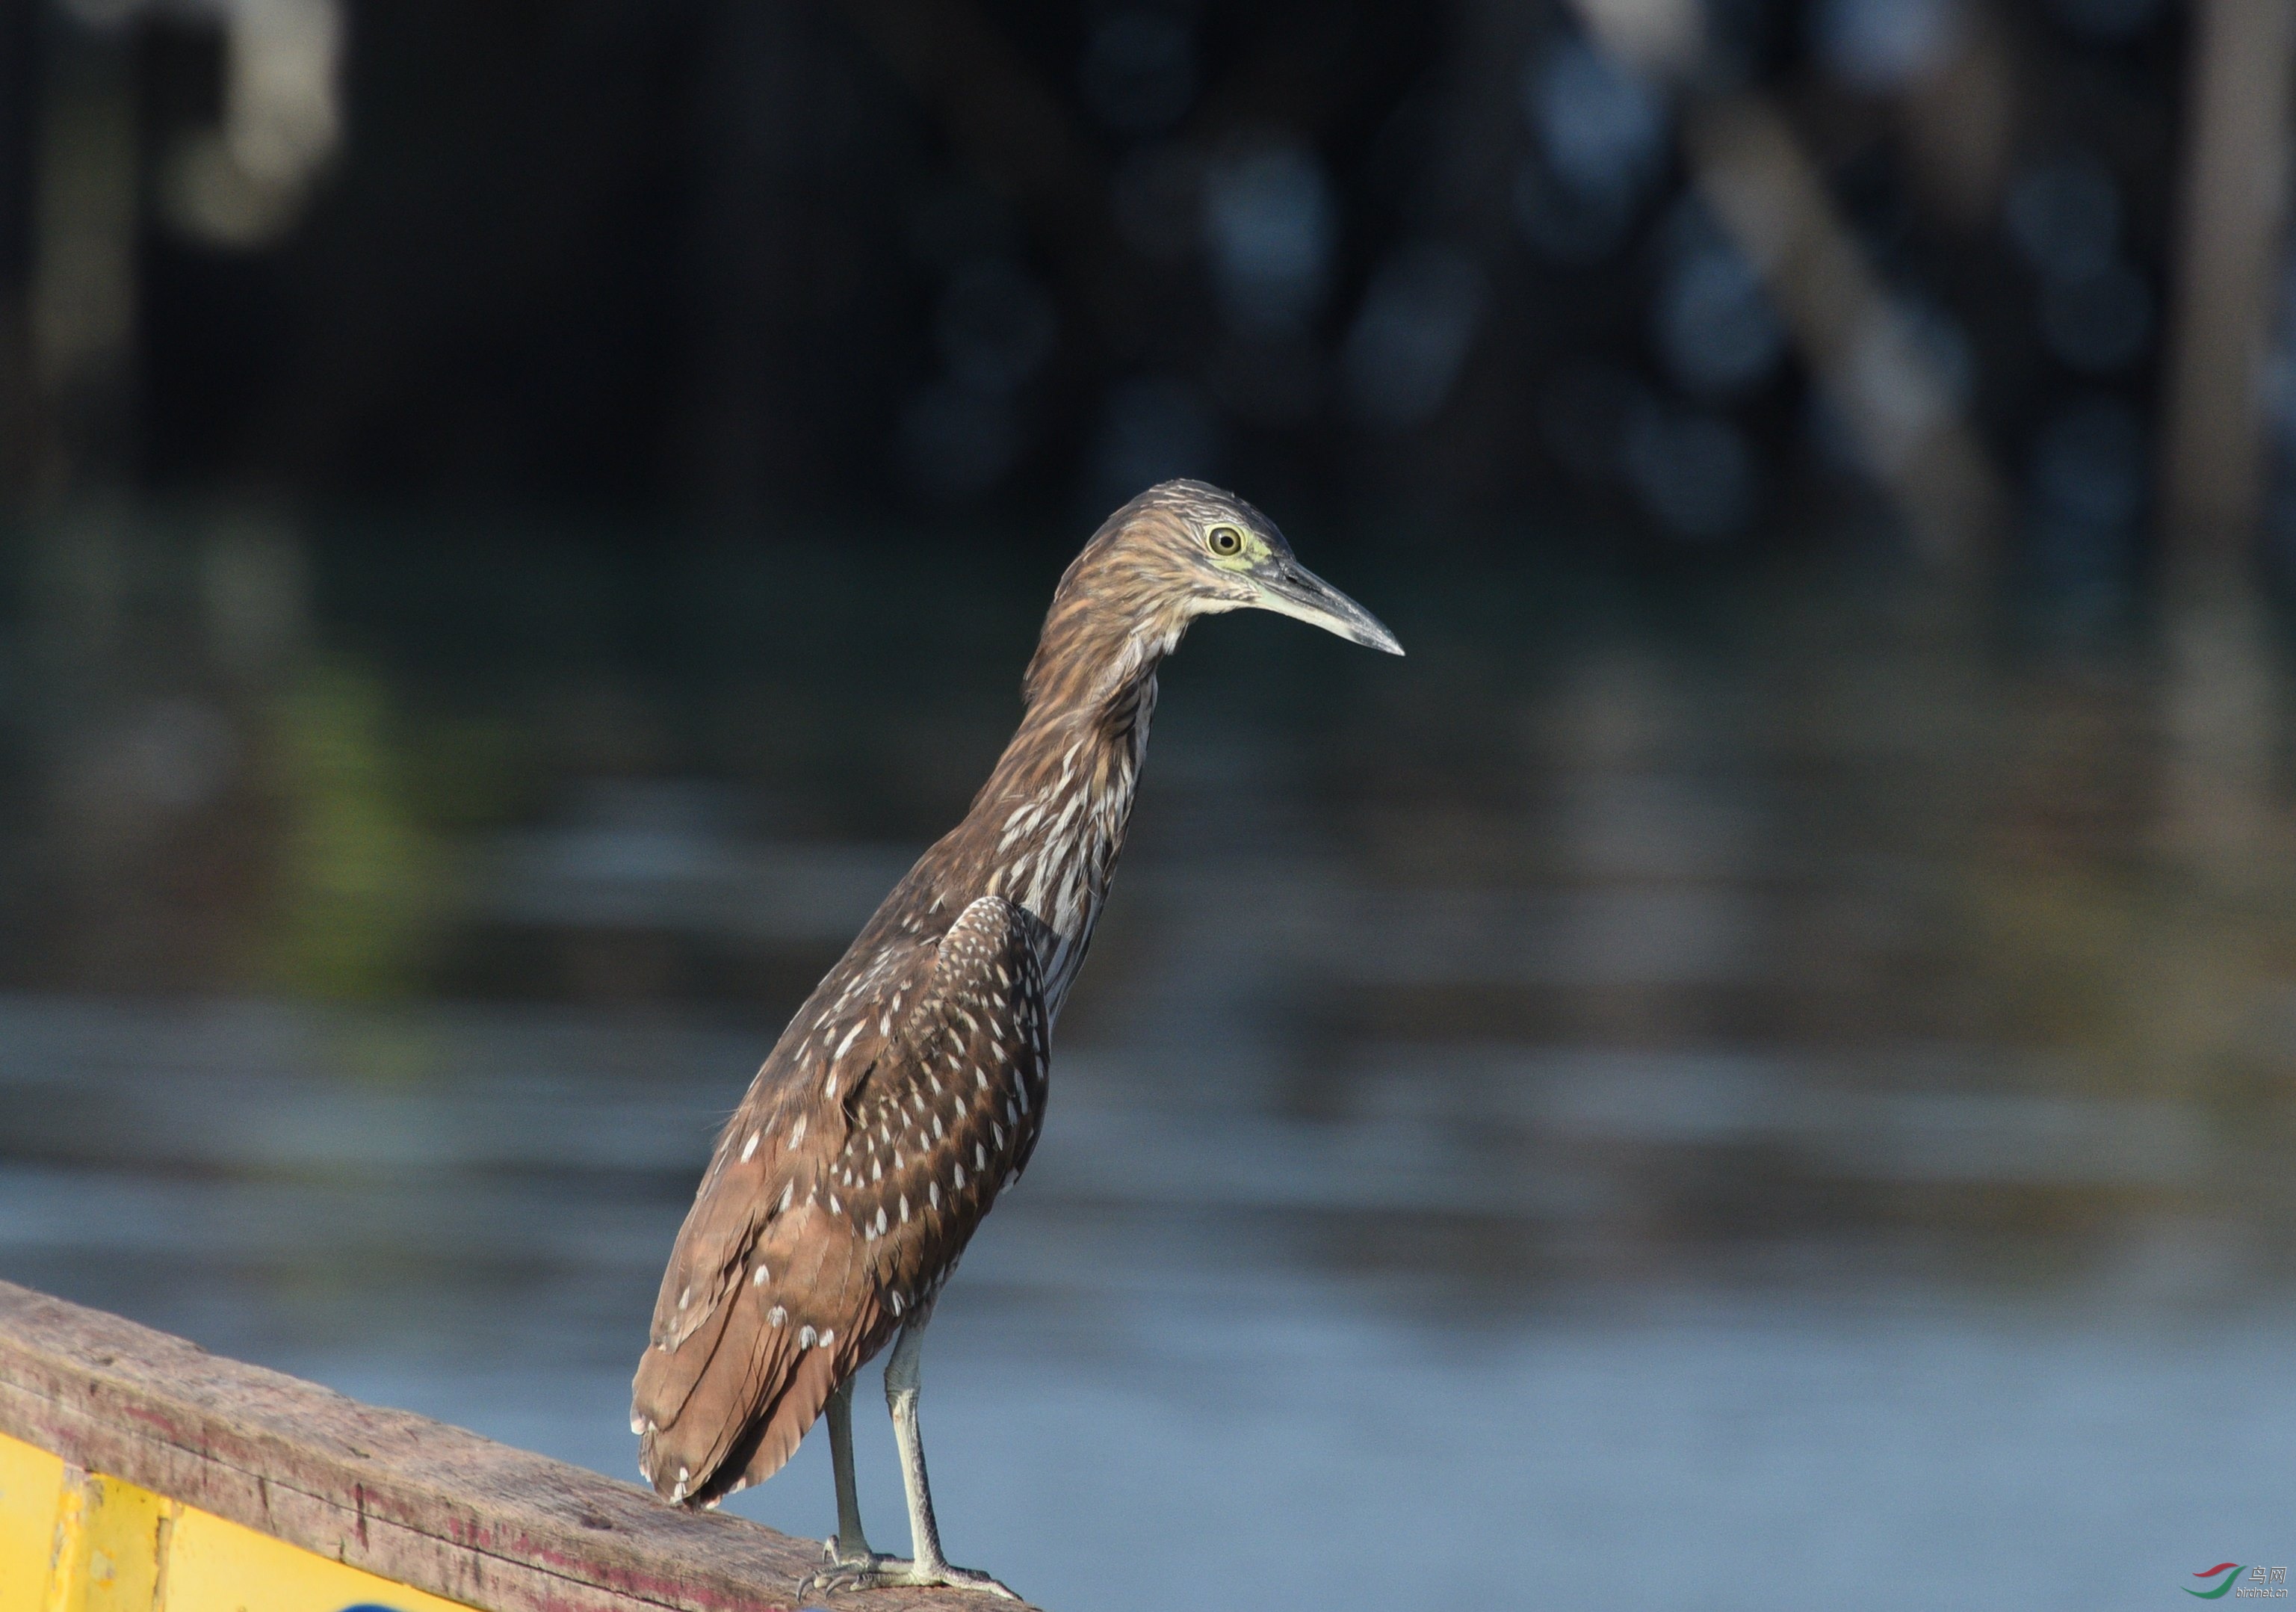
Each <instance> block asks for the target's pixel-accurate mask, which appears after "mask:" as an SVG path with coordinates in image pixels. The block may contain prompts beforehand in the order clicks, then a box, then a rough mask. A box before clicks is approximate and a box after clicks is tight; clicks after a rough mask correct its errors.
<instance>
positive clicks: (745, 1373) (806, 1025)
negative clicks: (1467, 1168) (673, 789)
mask: <svg viewBox="0 0 2296 1612" xmlns="http://www.w3.org/2000/svg"><path fill="white" fill-rule="evenodd" d="M1240 609H1258V610H1273V611H1277V612H1280V613H1283V614H1284V615H1289V616H1297V617H1298V618H1300V620H1301V621H1312V622H1314V623H1315V624H1316V626H1318V627H1323V628H1325V629H1329V630H1331V631H1333V632H1335V633H1337V634H1339V635H1340V636H1341V637H1344V638H1349V639H1352V640H1353V641H1354V642H1356V643H1358V644H1364V645H1368V646H1371V647H1373V648H1374V649H1383V650H1386V651H1388V652H1389V653H1390V654H1402V653H1403V651H1402V647H1401V646H1399V645H1398V644H1397V642H1396V641H1395V637H1394V635H1392V634H1391V633H1390V632H1389V631H1388V630H1387V629H1386V628H1384V627H1382V626H1381V625H1380V624H1379V622H1378V621H1375V620H1374V619H1373V618H1372V616H1371V614H1370V613H1369V612H1367V611H1365V609H1364V608H1363V607H1362V606H1361V605H1357V604H1356V603H1355V601H1354V600H1352V599H1349V597H1347V596H1345V595H1344V594H1341V593H1340V592H1339V591H1338V590H1337V589H1335V588H1331V587H1329V586H1327V585H1326V584H1325V583H1324V582H1323V581H1322V580H1319V579H1317V578H1316V577H1315V576H1313V575H1311V574H1310V573H1309V572H1308V571H1307V570H1306V569H1305V568H1303V567H1302V566H1301V565H1300V563H1298V562H1297V561H1295V560H1294V559H1292V551H1291V549H1290V547H1288V546H1287V545H1286V544H1285V543H1284V541H1283V536H1282V534H1281V533H1279V532H1278V531H1277V530H1275V523H1274V522H1271V521H1269V520H1268V519H1267V517H1266V516H1264V515H1262V514H1260V513H1259V511H1258V510H1256V509H1254V508H1252V507H1251V505H1249V504H1246V503H1245V502H1243V501H1242V499H1241V498H1234V497H1233V496H1231V495H1229V494H1227V493H1224V492H1221V491H1219V490H1218V489H1215V488H1211V487H1207V486H1205V485H1204V484H1203V483H1202V482H1200V481H1167V482H1165V483H1163V484H1162V485H1160V486H1158V487H1153V488H1151V489H1149V490H1148V491H1146V492H1144V493H1143V494H1141V495H1140V497H1138V498H1135V499H1134V500H1133V501H1132V502H1131V503H1129V504H1128V505H1126V506H1124V507H1123V508H1121V509H1119V510H1118V511H1117V512H1116V513H1115V514H1113V515H1111V516H1110V517H1109V519H1108V522H1107V523H1106V524H1105V525H1103V527H1102V528H1101V529H1100V530H1099V531H1098V532H1096V533H1095V534H1094V536H1093V539H1092V540H1091V541H1090V542H1089V543H1087V544H1086V545H1085V548H1084V552H1083V553H1082V554H1080V555H1078V556H1077V558H1076V561H1075V563H1072V564H1070V567H1069V568H1068V571H1067V572H1066V573H1065V574H1064V575H1063V576H1062V578H1061V582H1060V586H1059V588H1057V589H1056V590H1054V595H1053V605H1052V610H1051V611H1050V613H1048V614H1047V615H1046V618H1045V629H1044V636H1043V637H1042V638H1041V640H1040V641H1039V642H1038V644H1037V653H1036V655H1035V657H1034V658H1033V659H1032V660H1031V661H1030V662H1029V670H1028V673H1027V676H1026V677H1025V678H1024V679H1022V683H1021V697H1022V700H1023V703H1024V704H1025V706H1026V711H1025V713H1024V714H1023V715H1022V717H1021V728H1020V731H1019V732H1018V733H1016V734H1014V735H1013V742H1012V743H1011V744H1008V745H1006V746H1005V753H1004V755H1003V756H1002V757H1000V758H999V759H998V761H997V762H996V769H995V770H994V771H992V772H991V773H990V774H989V777H988V783H987V784H986V785H983V786H982V788H981V791H980V794H979V795H977V796H975V797H974V799H973V802H972V810H970V811H968V812H967V813H966V814H965V817H964V821H963V822H962V823H960V824H958V825H957V826H956V827H955V829H953V830H952V831H950V833H949V834H947V835H946V836H944V837H943V838H942V839H941V840H940V842H939V843H938V844H936V845H934V846H933V847H932V848H931V850H929V851H926V852H925V853H924V855H923V856H922V857H920V858H919V859H917V863H916V866H915V867H914V868H910V869H909V872H908V874H907V876H906V877H905V878H903V879H902V880H901V882H900V883H899V884H898V885H896V886H895V887H894V889H893V892H892V893H891V894H890V895H889V896H887V897H886V898H885V901H884V904H883V905H882V906H881V907H879V908H878V909H877V913H876V916H875V917H873V918H871V919H870V920H869V922H868V924H867V925H865V927H864V928H863V929H862V931H861V933H860V935H859V937H858V938H857V939H856V940H855V941H854V942H853V944H852V946H851V947H850V948H849V949H848V950H847V951H846V953H845V955H844V957H843V958H840V959H839V961H838V964H837V966H835V967H834V968H832V969H831V970H830V971H829V974H828V976H827V977H826V978H824V980H823V981H822V982H821V983H820V984H819V985H817V986H816V987H815V988H814V992H813V994H812V996H810V997H808V999H806V1003H805V1005H804V1006H803V1007H802V1008H799V1010H798V1014H797V1016H796V1017H795V1018H794V1019H792V1020H791V1021H790V1025H789V1028H788V1029H786V1030H784V1031H783V1032H782V1037H781V1040H779V1041H778V1042H776V1043H775V1047H774V1049H773V1052H772V1055H771V1056H770V1057H767V1059H766V1062H765V1066H764V1067H763V1068H761V1069H759V1070H758V1076H757V1079H756V1080H755V1081H754V1082H751V1084H750V1090H749V1094H748V1095H747V1096H746V1097H744V1098H742V1105H741V1106H740V1107H739V1108H738V1109H736V1110H735V1111H734V1117H733V1118H732V1119H731V1120H730V1121H728V1122H727V1123H726V1129H725V1131H724V1133H723V1134H722V1135H721V1136H719V1138H718V1139H717V1150H716V1152H715V1153H714V1154H713V1155H712V1156H711V1157H710V1161H709V1170H708V1172H706V1173H705V1174H704V1175H703V1176H702V1178H701V1188H700V1190H699V1191H698V1192H697V1193H696V1194H695V1196H694V1200H693V1208H692V1209H691V1210H690V1211H689V1212H688V1213H687V1214H686V1217H685V1226H684V1228H683V1229H682V1230H680V1231H679V1232H678V1234H677V1245H676V1248H674V1249H673V1250H672V1251H671V1254H670V1259H669V1269H668V1271H667V1272H666V1273H665V1274H664V1275H663V1277H662V1282H661V1295H660V1299H659V1300H658V1301H657V1302H656V1304H655V1305H654V1312H653V1332H652V1344H651V1346H650V1347H649V1348H648V1349H647V1350H646V1352H645V1354H644V1358H643V1359H641V1360H640V1361H639V1362H638V1369H637V1378H636V1381H635V1384H634V1386H633V1390H632V1396H631V1406H630V1426H631V1428H632V1430H633V1431H635V1432H636V1433H637V1434H638V1435H640V1443H639V1455H638V1465H639V1468H640V1470H642V1471H643V1472H644V1474H645V1476H646V1479H647V1481H648V1482H650V1483H652V1485H654V1487H655V1488H656V1489H658V1490H660V1492H661V1493H663V1494H664V1495H665V1496H667V1497H668V1499H669V1500H671V1501H676V1502H679V1503H682V1504H685V1505H689V1506H694V1505H699V1506H712V1505H715V1504H716V1503H717V1501H719V1500H720V1499H722V1498H723V1497H725V1496H726V1495H727V1494H730V1493H734V1491H735V1490H737V1489H743V1488H747V1487H748V1486H749V1485H751V1484H756V1483H761V1482H763V1481H764V1480H765V1479H766V1478H768V1477H770V1476H773V1475H774V1473H775V1472H776V1471H778V1470H779V1469H780V1468H781V1466H782V1464H783V1462H784V1461H786V1460H789V1458H790V1455H791V1452H793V1451H795V1450H796V1448H797V1446H798V1441H799V1439H801V1438H803V1437H804V1436H805V1433H806V1429H807V1428H808V1427H811V1426H812V1425H813V1422H814V1419H815V1418H816V1417H817V1416H819V1415H820V1414H821V1412H822V1410H823V1409H824V1407H826V1408H827V1410H828V1411H829V1443H830V1452H831V1458H832V1462H833V1464H834V1466H835V1468H836V1478H837V1537H836V1538H835V1539H833V1540H831V1541H830V1542H829V1545H828V1553H827V1554H828V1566H827V1567H826V1569H825V1570H824V1574H823V1575H820V1576H819V1577H818V1578H817V1579H816V1583H818V1584H822V1585H824V1586H826V1585H831V1584H834V1585H838V1586H856V1587H858V1586H867V1585H877V1584H952V1585H964V1586H970V1587H972V1588H976V1589H981V1590H988V1591H995V1592H996V1593H998V1594H1007V1595H1009V1594H1010V1593H1011V1592H1010V1591H1006V1590H1005V1587H1004V1586H1003V1585H1001V1584H999V1583H996V1580H994V1579H992V1578H990V1577H988V1575H986V1574H981V1573H976V1572H972V1571H971V1570H969V1569H966V1568H964V1567H951V1566H950V1565H949V1564H948V1560H947V1558H946V1557H944V1556H943V1555H942V1554H941V1546H940V1536H939V1531H938V1529H937V1528H936V1527H935V1526H934V1523H933V1511H932V1496H931V1491H930V1490H929V1489H928V1488H927V1486H926V1483H925V1460H924V1452H923V1450H922V1447H921V1446H920V1444H919V1443H918V1437H917V1383H918V1370H917V1365H918V1359H919V1355H920V1353H921V1351H922V1347H923V1344H924V1335H925V1326H926V1323H927V1322H928V1321H930V1320H931V1319H932V1312H933V1302H934V1300H935V1299H937V1298H938V1297H939V1295H940V1291H941V1287H942V1286H943V1284H945V1283H946V1282H947V1280H948V1278H949V1274H950V1272H952V1271H955V1269H956V1262H957V1259H958V1257H959V1256H960V1255H961V1254H963V1253H964V1246H965V1243H966V1242H967V1241H968V1240H969V1239H970V1238H972V1233H973V1230H974V1228H975V1227H977V1226H979V1225H980V1220H981V1217H982V1216H983V1215H985V1214H987V1213H988V1210H989V1207H990V1205H993V1204H994V1203H995V1202H996V1195H997V1194H998V1193H1000V1192H1002V1191H1004V1190H1005V1188H1008V1187H1010V1186H1012V1185H1013V1182H1014V1181H1016V1180H1019V1179H1020V1176H1021V1171H1022V1170H1023V1169H1025V1168H1026V1167H1027V1165H1028V1163H1029V1153H1030V1151H1031V1150H1032V1149H1033V1148H1034V1147H1036V1144H1037V1128H1038V1126H1039V1125H1040V1124H1042V1123H1043V1121H1044V1114H1045V1095H1046V1084H1045V1082H1046V1070H1047V1063H1048V1049H1049V1046H1050V1042H1051V1039H1052V1032H1053V1024H1054V1021H1055V1020H1056V1019H1058V1018H1059V1016H1060V1011H1061V1004H1062V1001H1063V1000H1064V999H1066V998H1067V996H1068V992H1069V986H1070V984H1071V983H1074V981H1075V979H1076V975H1077V968H1078V965H1080V964H1081V963H1082V962H1083V961H1084V954H1085V948H1086V946H1087V944H1088V943H1089V942H1090V941H1091V939H1092V928H1093V922H1094V919H1095V917H1098V915H1099V912H1100V904H1101V902H1102V901H1103V900H1104V899H1105V898H1106V896H1107V894H1108V883H1109V876H1110V875H1111V873H1112V872H1113V871H1114V869H1115V867H1116V856H1117V851H1118V850H1119V848H1120V847H1121V846H1122V845H1123V843H1124V829H1125V823H1126V820H1127V819H1128V817H1129V816H1130V814H1131V810H1132V795H1133V790H1134V788H1135V786H1136V785H1137V784H1138V782H1139V778H1140V763H1141V759H1142V757H1143V755H1144V753H1146V750H1147V746H1148V719H1149V716H1150V713H1151V712H1152V711H1153V710H1154V709H1155V704H1156V669H1157V667H1158V665H1159V664H1160V662H1162V661H1163V659H1164V657H1165V656H1166V655H1168V654H1170V653H1171V652H1172V649H1173V646H1176V645H1177V644H1178V643H1179V641H1180V636H1181V635H1182V634H1183V633H1185V631H1186V630H1187V629H1188V624H1189V623H1190V622H1191V621H1194V620H1195V618H1196V617H1198V616H1201V615H1211V614H1215V613H1218V612H1221V611H1229V610H1240ZM889 1341H890V1342H891V1343H892V1345H893V1353H892V1356H891V1358H890V1360H889V1361H887V1363H886V1367H885V1398H886V1402H887V1403H888V1405H889V1406H890V1410H891V1411H892V1417H893V1434H894V1438H895V1441H896V1442H897V1443H898V1445H899V1448H900V1457H901V1476H902V1478H903V1481H904V1484H905V1486H906V1490H907V1494H908V1506H909V1536H910V1539H911V1541H912V1542H913V1554H912V1556H911V1557H910V1558H909V1559H906V1560H904V1559H897V1558H892V1557H886V1556H879V1555H877V1554H875V1553H873V1551H871V1550H870V1549H869V1543H868V1541H867V1539H866V1538H865V1537H864V1535H863V1534H862V1531H861V1517H860V1509H859V1505H858V1502H857V1500H856V1497H855V1493H854V1485H853V1419H852V1392H853V1390H852V1382H853V1377H854V1374H855V1373H856V1372H857V1371H858V1370H859V1369H861V1367H862V1365H863V1363H864V1362H865V1361H868V1360H869V1359H870V1358H871V1357H872V1356H873V1355H874V1354H875V1353H877V1351H878V1350H880V1349H881V1348H882V1347H884V1345H886V1343H887V1342H889Z"/></svg>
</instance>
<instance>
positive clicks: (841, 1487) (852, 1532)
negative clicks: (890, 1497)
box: [826, 1378, 876, 1566]
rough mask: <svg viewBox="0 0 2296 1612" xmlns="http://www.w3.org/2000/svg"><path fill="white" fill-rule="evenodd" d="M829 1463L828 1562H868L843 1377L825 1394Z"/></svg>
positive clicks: (847, 1383) (849, 1382) (848, 1387)
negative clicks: (833, 1526) (832, 1531)
mask: <svg viewBox="0 0 2296 1612" xmlns="http://www.w3.org/2000/svg"><path fill="white" fill-rule="evenodd" d="M829 1464H830V1465H831V1466H832V1468H835V1469H836V1472H837V1537H836V1538H835V1539H832V1540H831V1541H830V1542H829V1548H828V1550H827V1552H826V1554H827V1556H828V1558H829V1559H830V1560H831V1561H832V1562H833V1563H836V1564H838V1565H840V1566H843V1565H846V1564H849V1563H855V1562H871V1561H874V1560H875V1559H876V1553H875V1552H874V1551H873V1550H870V1549H869V1536H868V1535H867V1534H864V1533H862V1532H861V1493H860V1491H859V1490H858V1489H857V1488H856V1487H855V1486H854V1483H853V1379H852V1378H846V1379H845V1380H844V1381H843V1382H841V1383H840V1384H838V1385H837V1386H836V1387H835V1388H834V1389H832V1391H831V1393H830V1395H829Z"/></svg>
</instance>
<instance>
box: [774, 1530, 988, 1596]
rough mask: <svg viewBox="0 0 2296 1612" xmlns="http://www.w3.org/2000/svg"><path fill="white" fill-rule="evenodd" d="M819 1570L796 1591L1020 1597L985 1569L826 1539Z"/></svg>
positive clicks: (819, 1593)
mask: <svg viewBox="0 0 2296 1612" xmlns="http://www.w3.org/2000/svg"><path fill="white" fill-rule="evenodd" d="M823 1555H824V1557H825V1558H826V1560H825V1561H824V1564H823V1566H822V1568H821V1571H819V1572H818V1573H816V1574H814V1575H812V1576H811V1577H810V1578H808V1579H807V1580H806V1581H805V1583H802V1584H799V1586H798V1593H799V1595H825V1594H830V1593H832V1592H834V1591H839V1590H890V1589H896V1588H899V1589H927V1588H947V1589H951V1590H979V1591H981V1592H982V1593H983V1594H987V1595H1001V1596H1003V1597H1004V1598H1005V1600H1020V1599H1021V1598H1020V1597H1019V1596H1017V1595H1015V1594H1013V1591H1010V1590H1008V1589H1006V1588H1005V1586H1004V1585H1003V1584H1000V1583H997V1582H996V1580H995V1579H993V1578H991V1577H989V1576H988V1575H987V1574H986V1573H976V1572H974V1571H973V1570H972V1568H970V1567H951V1566H949V1565H948V1563H947V1562H915V1561H911V1560H910V1559H908V1558H906V1557H905V1556H880V1555H878V1554H877V1553H876V1552H875V1551H873V1550H863V1551H859V1552H847V1551H842V1550H839V1549H838V1547H837V1542H836V1541H835V1540H833V1539H832V1540H831V1541H829V1542H828V1549H827V1550H824V1552H823Z"/></svg>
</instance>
